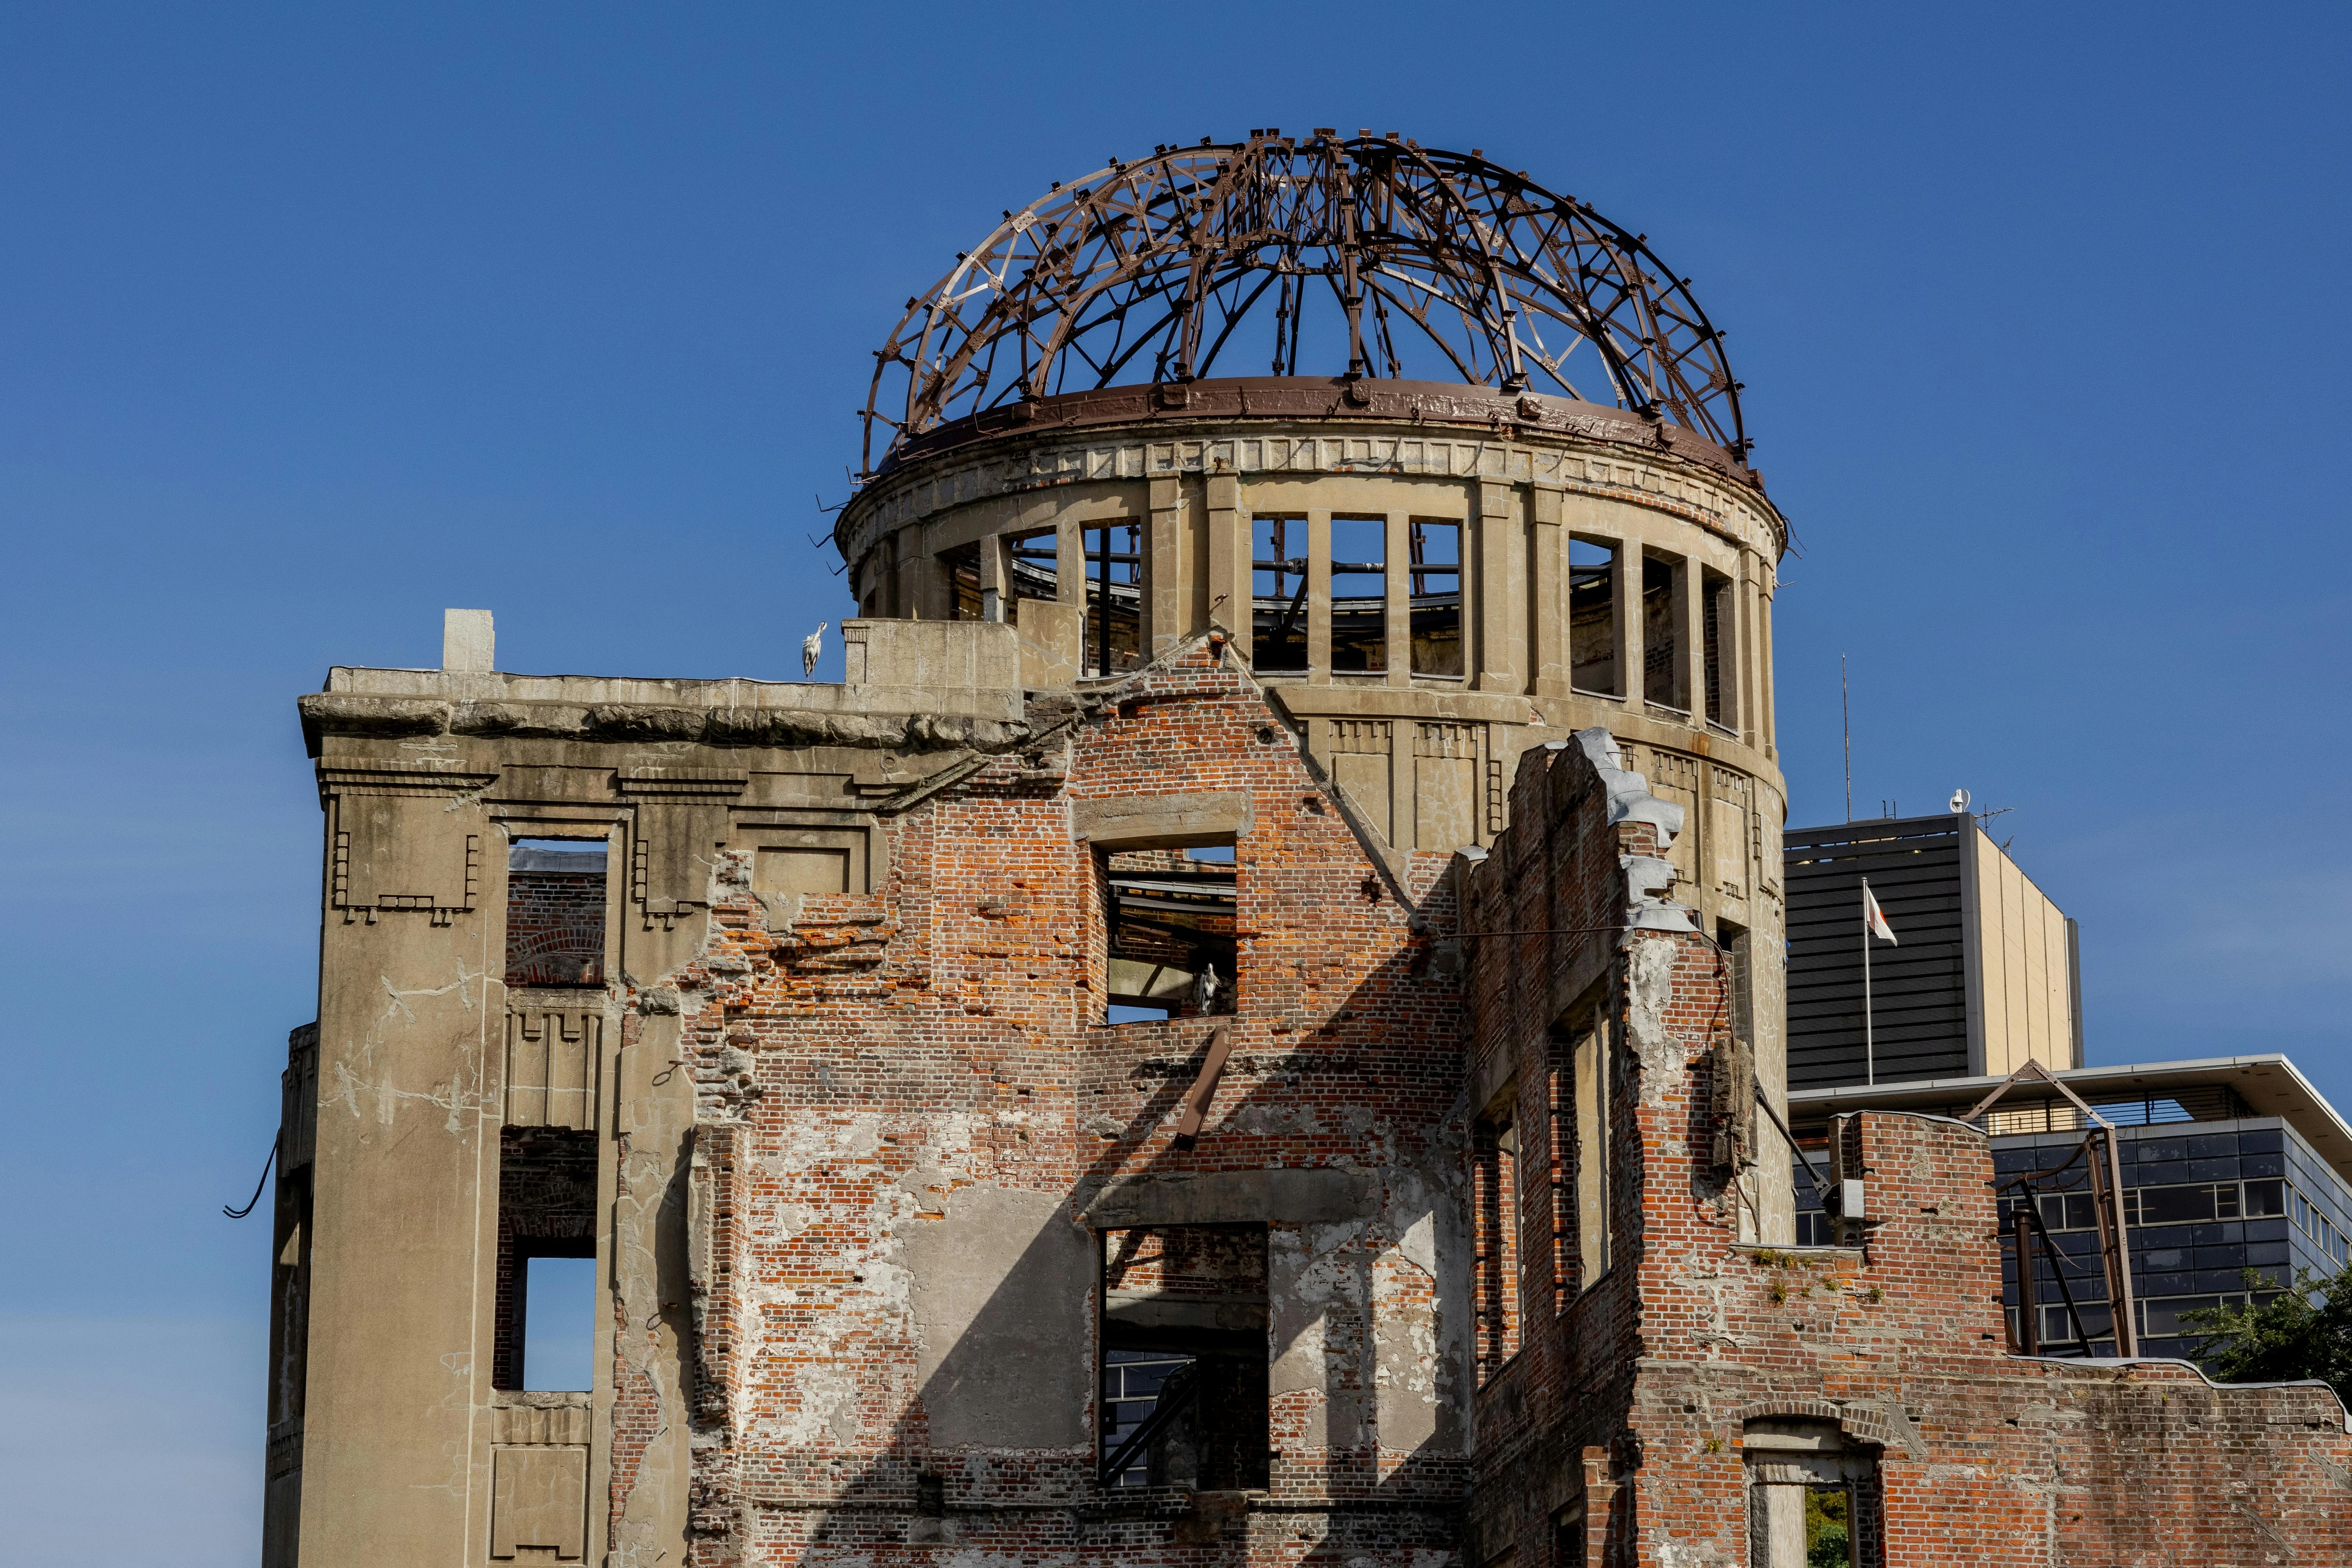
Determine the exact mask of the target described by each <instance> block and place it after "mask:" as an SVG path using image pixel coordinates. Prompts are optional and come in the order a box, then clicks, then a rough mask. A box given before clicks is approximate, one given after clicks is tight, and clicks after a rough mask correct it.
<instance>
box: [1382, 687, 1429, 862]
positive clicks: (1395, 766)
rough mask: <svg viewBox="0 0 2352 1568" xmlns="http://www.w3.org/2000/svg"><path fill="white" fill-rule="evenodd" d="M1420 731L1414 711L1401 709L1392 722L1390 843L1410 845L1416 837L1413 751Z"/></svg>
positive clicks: (1399, 845)
mask: <svg viewBox="0 0 2352 1568" xmlns="http://www.w3.org/2000/svg"><path fill="white" fill-rule="evenodd" d="M1420 739H1421V735H1420V731H1419V730H1418V729H1417V727H1416V724H1415V721H1414V720H1413V718H1412V715H1411V714H1405V713H1400V714H1399V715H1397V717H1396V718H1395V719H1394V720H1392V721H1391V722H1390V724H1389V843H1390V844H1391V845H1392V846H1393V847H1396V848H1399V849H1411V848H1412V847H1413V839H1414V838H1415V837H1417V834H1416V832H1415V826H1414V818H1415V816H1416V815H1417V813H1418V812H1419V809H1420V808H1419V807H1418V806H1417V805H1415V804H1414V803H1413V778H1414V772H1413V770H1414V763H1413V754H1414V751H1415V743H1416V742H1418V741H1419V740H1420Z"/></svg>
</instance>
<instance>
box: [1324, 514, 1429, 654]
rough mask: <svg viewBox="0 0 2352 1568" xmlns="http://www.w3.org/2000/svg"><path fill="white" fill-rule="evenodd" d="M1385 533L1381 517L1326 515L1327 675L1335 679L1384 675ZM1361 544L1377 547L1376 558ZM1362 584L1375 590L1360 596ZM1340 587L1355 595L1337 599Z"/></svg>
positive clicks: (1387, 570)
mask: <svg viewBox="0 0 2352 1568" xmlns="http://www.w3.org/2000/svg"><path fill="white" fill-rule="evenodd" d="M1388 527H1389V520H1388V519H1387V518H1386V517H1385V516H1382V515H1378V514H1373V513H1366V512H1334V513H1332V514H1331V560H1330V568H1331V571H1330V582H1331V672H1332V673H1333V674H1335V675H1385V674H1386V673H1388V668H1389V653H1388V647H1389V609H1388V592H1389V573H1390V569H1391V562H1390V560H1389V541H1388ZM1367 540H1371V541H1376V542H1378V545H1379V553H1378V554H1377V556H1368V555H1366V553H1365V551H1364V548H1363V546H1364V542H1365V541H1367ZM1367 579H1369V580H1370V581H1372V582H1374V583H1375V584H1377V586H1376V588H1375V590H1374V591H1373V592H1371V593H1369V594H1367V593H1363V592H1361V591H1360V589H1361V584H1362V583H1363V582H1364V581H1365V580H1367ZM1342 587H1353V588H1356V589H1358V590H1359V591H1357V592H1353V593H1342V592H1340V590H1341V588H1342ZM1408 619H1410V617H1408ZM1368 622H1369V625H1368V624H1367V623H1368ZM1408 662H1410V660H1408Z"/></svg>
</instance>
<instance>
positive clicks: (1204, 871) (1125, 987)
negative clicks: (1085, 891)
mask: <svg viewBox="0 0 2352 1568" xmlns="http://www.w3.org/2000/svg"><path fill="white" fill-rule="evenodd" d="M1104 881H1105V890H1106V898H1105V900H1104V902H1105V905H1106V907H1107V912H1108V925H1109V928H1110V929H1109V939H1110V940H1109V947H1108V980H1107V984H1105V986H1104V991H1105V994H1106V1001H1107V1003H1108V1005H1109V1006H1110V1007H1111V1008H1112V1009H1114V1010H1115V1011H1114V1012H1113V1013H1112V1014H1111V1016H1109V1020H1108V1021H1109V1022H1112V1023H1129V1022H1133V1021H1135V1020H1137V1019H1138V1018H1198V1017H1222V1016H1229V1015H1230V1014H1231V1013H1232V1012H1233V1010H1234V961H1235V956H1236V952H1237V949H1236V944H1235V942H1234V908H1235V903H1236V900H1237V899H1238V897H1239V888H1240V878H1239V872H1238V871H1237V870H1236V868H1235V867H1234V847H1233V844H1232V842H1231V841H1230V840H1228V841H1227V842H1225V843H1223V844H1216V845H1203V846H1201V847H1196V848H1192V849H1122V850H1118V851H1114V852H1112V853H1111V854H1109V855H1108V856H1107V857H1106V864H1105V867H1104Z"/></svg>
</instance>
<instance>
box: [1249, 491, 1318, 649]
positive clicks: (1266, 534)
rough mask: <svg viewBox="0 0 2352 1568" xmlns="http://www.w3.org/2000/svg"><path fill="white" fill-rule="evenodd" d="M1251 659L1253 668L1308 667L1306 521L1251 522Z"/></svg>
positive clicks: (1260, 519) (1278, 519)
mask: <svg viewBox="0 0 2352 1568" xmlns="http://www.w3.org/2000/svg"><path fill="white" fill-rule="evenodd" d="M1250 626H1251V632H1252V641H1251V644H1250V647H1251V649H1252V652H1251V656H1250V662H1251V665H1252V667H1253V668H1257V669H1265V670H1276V669H1305V668H1307V520H1306V519H1305V518H1303V517H1260V518H1253V519H1252V520H1251V521H1250Z"/></svg>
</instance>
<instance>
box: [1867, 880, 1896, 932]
mask: <svg viewBox="0 0 2352 1568" xmlns="http://www.w3.org/2000/svg"><path fill="white" fill-rule="evenodd" d="M1862 923H1863V926H1864V929H1865V930H1867V931H1869V932H1870V934H1871V935H1873V936H1874V937H1876V938H1877V939H1878V940H1879V941H1881V942H1895V931H1894V928H1893V927H1891V926H1889V925H1888V924H1887V923H1886V911H1885V910H1882V909H1880V908H1879V907H1878V897H1877V895H1876V894H1874V893H1873V892H1872V891H1871V890H1870V884H1869V883H1867V882H1864V884H1863V885H1862ZM1895 945H1896V946H1897V947H1900V946H1901V945H1903V944H1902V943H1900V942H1895Z"/></svg>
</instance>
